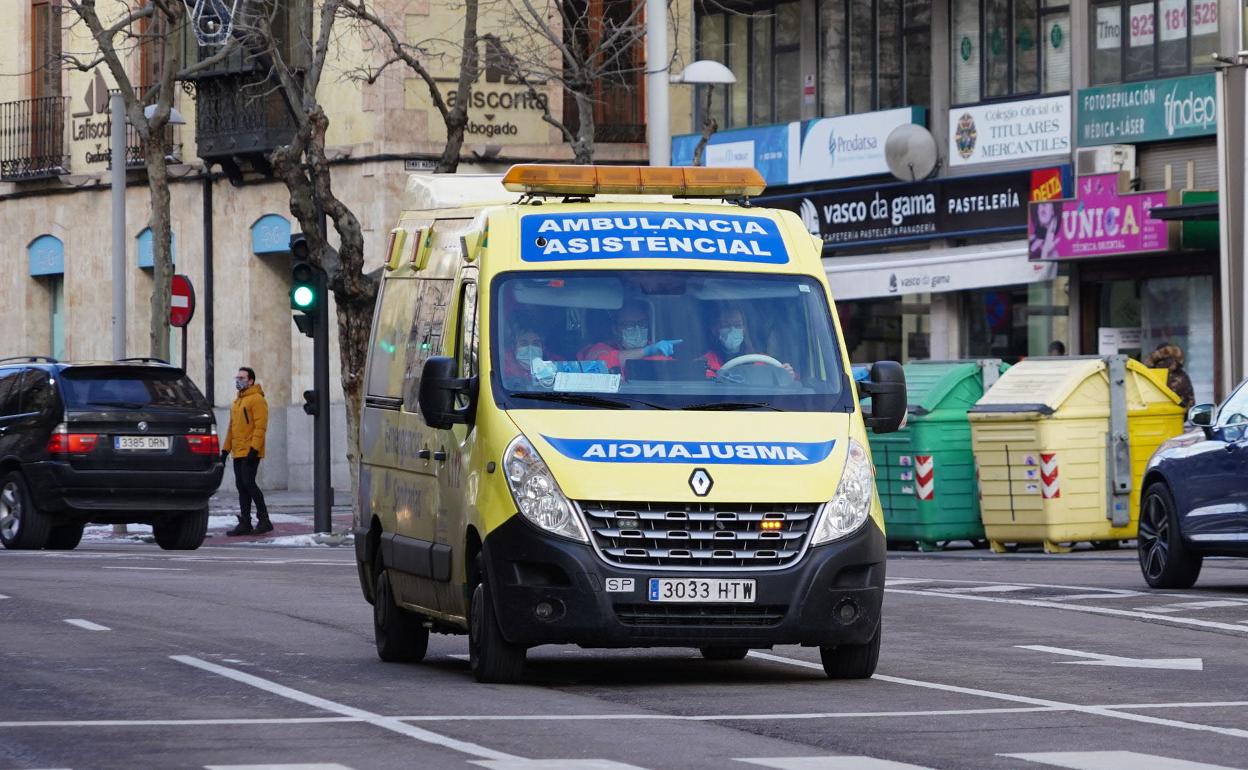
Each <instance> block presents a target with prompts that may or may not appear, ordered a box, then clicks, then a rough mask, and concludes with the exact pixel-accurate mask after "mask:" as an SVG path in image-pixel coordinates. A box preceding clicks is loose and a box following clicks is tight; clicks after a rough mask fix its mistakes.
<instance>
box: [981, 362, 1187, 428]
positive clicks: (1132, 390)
mask: <svg viewBox="0 0 1248 770" xmlns="http://www.w3.org/2000/svg"><path fill="white" fill-rule="evenodd" d="M1107 369H1108V366H1107V364H1106V361H1105V359H1104V358H1100V357H1087V358H1034V359H1026V360H1023V361H1020V362H1019V363H1017V364H1015V365H1014V366H1013V367H1011V368H1010V370H1009V371H1007V372H1006V373H1005V374H1003V375H1001V379H999V380H997V383H996V384H995V385H993V387H992V389H991V390H989V391H988V392H987V393H985V394H984V396H983V398H981V399H979V402H978V403H976V405H975V407H974V408H973V409H972V410H971V412H972V413H980V414H983V413H989V412H1038V413H1040V414H1045V415H1048V414H1053V413H1054V412H1056V411H1057V410H1058V409H1061V408H1062V407H1063V406H1066V405H1069V406H1072V407H1074V406H1079V407H1086V408H1090V409H1096V410H1102V409H1103V410H1104V411H1106V412H1108V409H1109V388H1108V387H1107V384H1108V374H1107ZM1160 374H1161V375H1163V376H1164V372H1161V373H1160ZM1091 378H1097V380H1098V381H1097V382H1095V383H1088V380H1090V379H1091ZM1163 382H1164V379H1159V373H1158V371H1154V370H1152V369H1149V368H1148V367H1146V366H1144V365H1143V364H1141V363H1140V362H1139V361H1136V360H1134V359H1127V381H1126V388H1127V408H1128V409H1142V408H1144V407H1146V406H1148V405H1150V404H1156V403H1165V402H1169V403H1173V404H1178V403H1179V397H1178V396H1176V395H1175V394H1174V393H1173V392H1172V391H1171V390H1170V389H1169V388H1167V387H1165V386H1164V385H1163V384H1161V383H1163ZM1085 385H1087V387H1085ZM1068 402H1069V404H1068Z"/></svg>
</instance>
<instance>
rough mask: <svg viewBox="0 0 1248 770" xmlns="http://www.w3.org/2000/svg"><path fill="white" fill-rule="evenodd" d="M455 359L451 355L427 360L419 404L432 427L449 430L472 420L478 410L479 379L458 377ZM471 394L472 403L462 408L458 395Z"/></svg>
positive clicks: (423, 415) (422, 377) (422, 375)
mask: <svg viewBox="0 0 1248 770" xmlns="http://www.w3.org/2000/svg"><path fill="white" fill-rule="evenodd" d="M455 368H456V363H455V359H454V358H451V357H450V356H433V357H431V358H429V359H428V360H427V361H425V368H424V369H423V370H421V374H420V394H419V395H418V396H417V403H418V404H419V406H420V414H421V416H422V417H424V418H425V424H426V425H428V426H429V427H430V428H436V429H438V430H446V429H448V428H450V427H451V426H453V425H455V424H456V423H463V424H468V423H471V422H472V417H473V414H474V413H475V412H476V409H477V379H476V378H475V377H471V378H467V379H465V378H462V377H456V376H455ZM461 394H462V395H465V396H467V397H468V406H466V407H464V408H462V409H459V408H456V406H455V397H456V396H458V395H461Z"/></svg>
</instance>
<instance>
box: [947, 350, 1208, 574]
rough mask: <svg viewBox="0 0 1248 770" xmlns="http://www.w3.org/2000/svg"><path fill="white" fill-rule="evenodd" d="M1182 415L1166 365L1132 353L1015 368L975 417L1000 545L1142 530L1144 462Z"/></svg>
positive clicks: (991, 531)
mask: <svg viewBox="0 0 1248 770" xmlns="http://www.w3.org/2000/svg"><path fill="white" fill-rule="evenodd" d="M1183 415H1184V410H1183V408H1182V407H1181V406H1179V397H1178V396H1177V395H1175V394H1174V392H1173V391H1171V390H1170V389H1169V388H1167V387H1166V371H1165V370H1164V369H1149V368H1147V367H1145V366H1144V365H1143V364H1141V363H1139V362H1138V361H1134V360H1132V359H1129V358H1127V357H1126V356H1108V357H1076V358H1034V359H1026V360H1024V361H1022V362H1020V363H1018V364H1017V365H1015V366H1014V367H1012V368H1010V370H1009V371H1007V372H1006V373H1005V374H1003V375H1002V376H1001V379H999V380H997V383H996V385H994V386H993V388H992V389H991V390H989V391H988V392H987V393H985V394H984V397H983V398H981V399H980V400H979V401H978V402H976V404H975V406H974V407H972V408H971V410H970V412H969V414H968V415H967V416H968V418H969V419H970V422H971V446H972V451H973V452H974V456H975V466H976V474H977V477H978V479H979V494H980V512H981V516H982V518H983V522H984V533H985V535H986V537H987V538H988V541H989V544H990V545H991V546H992V549H993V550H994V551H997V552H1001V551H1004V550H1007V549H1008V547H1009V546H1011V545H1016V544H1019V543H1043V544H1044V549H1045V551H1047V552H1049V553H1063V552H1066V551H1069V550H1070V545H1071V544H1072V543H1075V542H1082V541H1091V542H1092V543H1094V544H1099V543H1111V542H1116V541H1118V540H1122V539H1126V538H1132V537H1135V535H1136V526H1137V523H1138V520H1139V501H1140V482H1141V481H1142V479H1143V477H1144V467H1145V465H1146V464H1147V463H1148V458H1149V457H1150V456H1151V455H1152V454H1153V451H1154V450H1156V449H1157V447H1158V445H1160V444H1161V443H1162V442H1163V441H1165V440H1166V439H1169V438H1171V437H1173V436H1177V435H1178V434H1179V433H1181V432H1182V430H1183Z"/></svg>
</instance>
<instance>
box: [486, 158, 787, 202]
mask: <svg viewBox="0 0 1248 770" xmlns="http://www.w3.org/2000/svg"><path fill="white" fill-rule="evenodd" d="M766 186H767V185H766V183H765V182H764V181H763V177H762V175H761V174H759V173H758V171H757V170H755V169H752V168H704V167H701V166H687V167H686V166H556V165H538V164H525V165H519V166H512V167H511V169H510V170H509V171H508V172H507V174H506V176H504V177H503V187H505V188H507V189H508V190H510V191H512V192H519V193H528V194H530V195H599V194H611V193H615V194H626V195H627V194H632V195H676V196H684V197H698V198H735V197H738V196H754V195H760V194H761V193H762V192H763V189H764V188H766Z"/></svg>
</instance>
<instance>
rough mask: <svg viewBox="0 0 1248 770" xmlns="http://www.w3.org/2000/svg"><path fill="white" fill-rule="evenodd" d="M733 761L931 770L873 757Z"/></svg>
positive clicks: (791, 767) (845, 769) (841, 769)
mask: <svg viewBox="0 0 1248 770" xmlns="http://www.w3.org/2000/svg"><path fill="white" fill-rule="evenodd" d="M734 761H736V762H748V763H750V764H752V765H762V766H763V767H774V768H776V769H777V770H931V768H929V767H924V766H921V765H908V764H906V763H904V762H893V761H892V760H889V759H875V758H874V757H772V758H768V759H737V760H734Z"/></svg>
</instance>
